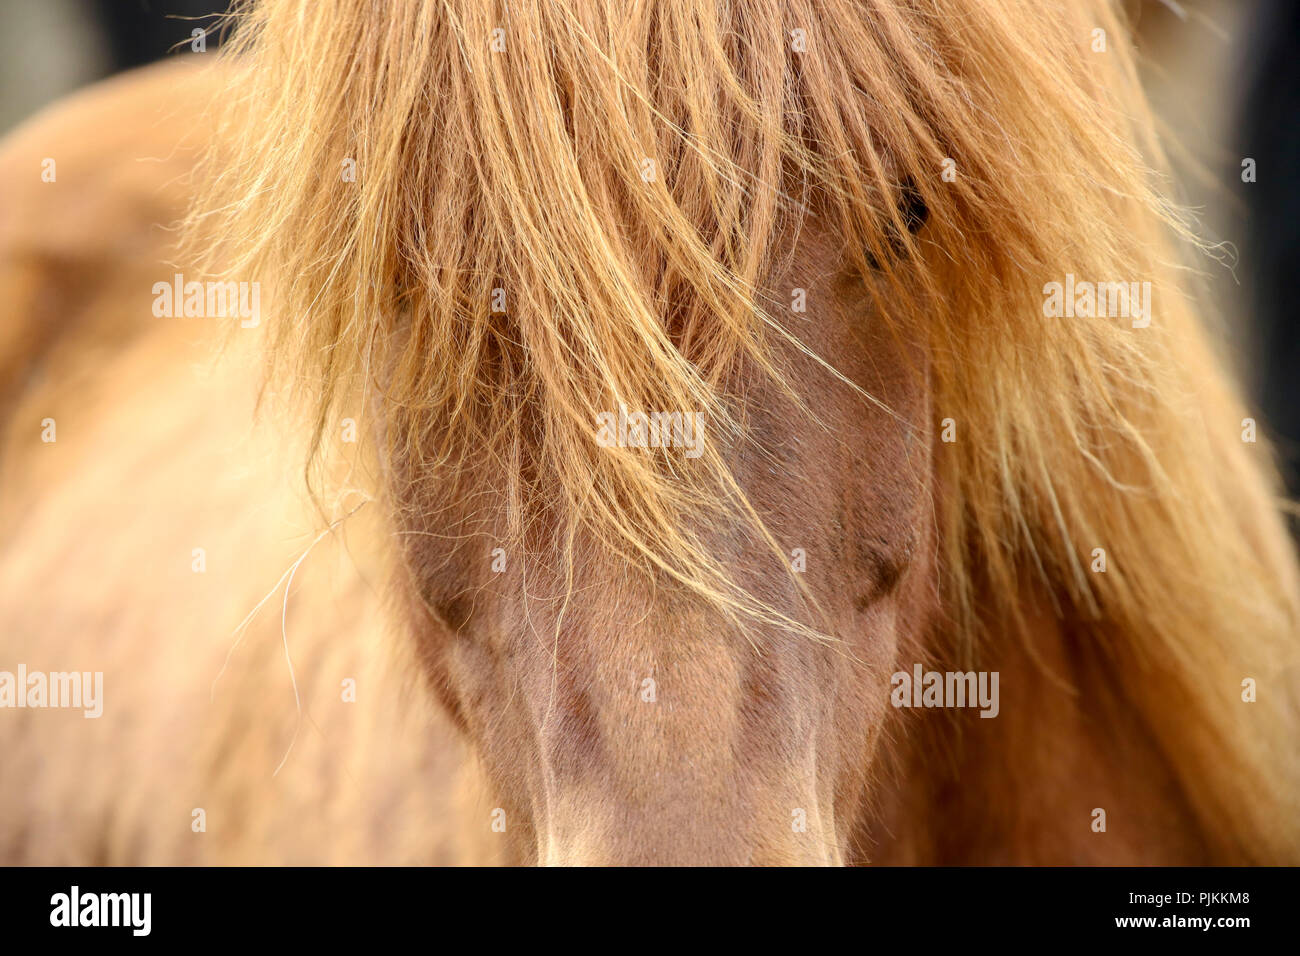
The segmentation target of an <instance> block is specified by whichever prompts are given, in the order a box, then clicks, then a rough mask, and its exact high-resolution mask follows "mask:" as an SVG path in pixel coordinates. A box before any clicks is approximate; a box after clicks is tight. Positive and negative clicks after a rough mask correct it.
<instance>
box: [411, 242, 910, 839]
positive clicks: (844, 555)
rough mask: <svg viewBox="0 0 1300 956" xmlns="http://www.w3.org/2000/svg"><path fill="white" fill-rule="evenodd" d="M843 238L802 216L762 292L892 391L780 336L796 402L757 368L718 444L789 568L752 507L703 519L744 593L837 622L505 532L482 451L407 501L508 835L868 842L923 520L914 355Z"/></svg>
mask: <svg viewBox="0 0 1300 956" xmlns="http://www.w3.org/2000/svg"><path fill="white" fill-rule="evenodd" d="M841 262H842V257H841V255H840V250H838V249H836V247H835V244H834V243H833V242H832V241H831V239H830V237H829V236H827V235H825V234H823V233H820V232H819V231H818V230H817V229H816V228H806V229H805V231H804V233H803V238H802V239H801V241H800V243H799V245H798V246H797V247H796V248H795V249H794V250H793V254H792V256H791V257H790V259H789V263H790V264H789V266H788V267H787V268H786V269H783V271H782V273H781V274H780V275H778V276H773V277H771V279H770V281H769V282H768V292H769V294H770V295H771V296H772V297H774V299H776V300H777V301H781V300H784V301H787V302H794V301H796V300H797V299H799V298H800V297H801V296H800V293H799V291H798V290H801V289H802V290H804V293H803V294H802V299H803V301H804V302H805V303H806V311H805V312H793V311H792V312H791V314H790V317H789V324H788V327H789V329H790V330H791V331H792V332H793V333H794V334H795V335H796V336H797V337H798V338H799V339H801V340H802V341H803V342H804V343H805V344H806V345H807V346H808V347H809V348H810V349H811V350H812V351H813V352H814V353H815V354H816V355H819V356H822V357H824V358H825V359H826V360H827V361H828V362H830V363H831V364H832V365H834V366H835V368H837V369H838V370H839V371H840V372H842V373H843V375H844V376H845V377H846V378H848V379H849V380H850V381H852V382H853V383H855V384H857V385H858V386H860V387H861V388H862V389H863V390H865V391H866V392H868V393H869V394H870V395H872V396H874V398H876V399H878V400H879V402H880V404H875V403H873V402H872V401H870V400H869V399H867V398H866V397H864V396H863V395H862V394H861V393H860V392H858V391H856V390H855V389H854V388H852V387H850V386H848V385H846V384H844V383H843V382H842V381H839V380H837V379H836V378H835V377H834V376H833V375H832V374H830V373H829V372H828V371H827V370H826V369H825V367H824V366H822V365H820V364H819V363H818V362H817V361H815V360H814V359H812V358H810V357H808V356H807V355H806V354H801V353H800V352H799V350H797V349H795V348H793V347H788V348H785V349H784V351H783V353H782V354H781V355H780V356H779V357H780V358H781V360H782V367H783V368H784V370H785V372H786V376H787V379H788V381H789V382H790V383H791V384H793V385H795V386H796V387H797V388H798V390H799V391H800V392H801V394H802V395H803V396H804V397H805V400H806V402H807V408H805V409H803V410H800V409H799V408H798V407H797V406H796V404H795V403H794V402H792V401H790V400H789V398H788V397H787V396H785V395H783V394H782V393H781V391H780V390H779V389H778V388H777V387H775V386H774V385H772V384H770V383H766V382H763V381H759V380H755V381H752V382H747V383H745V387H744V389H743V392H744V394H743V402H744V408H745V420H746V423H747V425H748V429H749V431H748V434H747V436H746V438H745V440H743V441H736V442H735V443H734V444H733V446H732V447H730V448H729V449H728V452H727V456H728V463H729V465H730V467H731V469H732V471H733V473H734V475H735V476H736V478H737V480H738V481H739V484H740V485H741V487H742V488H743V489H744V490H745V492H746V494H747V495H748V496H749V498H750V500H751V502H752V503H753V505H754V506H755V508H756V509H757V510H758V512H759V514H760V515H761V516H762V518H763V519H764V521H765V522H766V524H767V526H768V528H769V529H770V531H771V532H772V535H773V536H774V537H775V539H776V540H777V542H778V543H779V544H780V547H781V549H782V551H783V552H784V553H785V555H786V557H787V559H788V561H789V564H790V567H789V568H787V567H784V566H783V565H782V563H781V562H779V561H777V560H776V557H775V555H774V554H773V552H772V550H771V548H770V547H769V546H768V545H766V544H764V543H762V542H760V541H757V540H755V539H754V536H753V535H752V534H751V533H750V532H749V531H748V529H746V528H745V527H743V526H741V525H739V524H736V525H728V524H720V525H718V526H715V527H711V528H708V529H705V530H704V532H703V534H704V537H705V540H706V541H707V542H708V544H709V546H710V547H711V549H712V553H713V554H714V555H715V556H716V557H717V558H718V560H719V561H720V562H721V563H722V564H723V565H724V567H726V568H727V569H728V571H729V572H730V573H732V574H733V575H734V577H735V579H736V581H737V582H738V583H740V584H741V585H743V586H744V587H745V588H747V589H748V590H749V592H750V593H751V594H753V595H755V596H757V597H759V598H760V599H762V600H763V601H764V602H766V603H767V604H768V605H769V606H771V607H773V608H775V609H777V610H778V611H780V612H782V613H784V614H786V615H788V616H790V617H791V618H794V619H797V620H800V621H804V622H807V623H808V624H809V625H810V626H814V627H817V628H818V629H819V631H821V632H823V633H829V634H830V635H833V637H834V639H833V640H817V639H815V638H813V637H810V636H808V635H806V634H799V633H791V632H790V631H788V630H783V629H781V628H780V627H776V626H765V625H761V624H755V625H752V626H745V627H738V626H735V625H733V624H729V623H728V622H727V621H726V620H725V619H724V617H723V615H721V614H719V613H718V612H717V611H716V610H714V609H712V608H711V607H709V606H707V605H706V604H705V603H704V602H702V601H700V600H699V599H698V598H696V597H694V596H693V595H691V594H689V593H687V592H686V591H685V589H684V588H682V587H679V586H677V585H675V584H674V583H673V582H671V581H666V580H657V581H647V580H646V579H645V577H644V576H642V575H634V574H629V573H625V570H624V567H623V566H622V564H621V562H620V561H619V560H618V559H617V558H615V557H611V556H610V555H608V554H604V553H602V552H601V551H600V550H598V549H597V548H596V546H595V545H594V544H591V545H590V547H588V546H587V545H588V543H585V542H582V541H578V542H576V543H575V548H574V551H575V553H576V555H577V557H576V559H575V560H574V561H573V562H572V564H571V570H569V568H570V566H569V565H568V564H567V563H566V567H565V570H563V571H559V570H551V571H548V570H545V569H547V568H553V567H555V566H556V563H555V562H550V561H547V560H544V559H545V558H546V557H547V553H548V551H554V550H555V549H558V547H559V542H558V541H555V540H548V539H547V537H546V535H545V534H541V535H539V536H538V540H537V542H536V544H535V547H536V549H537V550H536V552H534V553H532V554H509V553H506V552H505V551H504V550H500V551H496V550H494V549H493V544H492V540H493V532H492V529H491V528H490V527H486V528H485V522H488V523H490V521H491V519H485V518H483V516H484V515H492V514H494V513H500V512H502V511H503V509H504V507H505V505H506V502H504V501H502V500H501V499H502V498H503V497H504V492H502V493H497V492H495V491H491V490H486V489H491V488H494V487H497V486H498V485H499V483H497V482H495V481H494V478H493V476H492V475H491V474H490V473H489V472H488V471H487V470H484V472H483V473H482V475H481V476H480V478H481V482H477V483H476V482H470V483H469V484H468V485H467V486H466V487H463V488H461V489H458V490H457V492H456V493H454V494H449V493H448V492H447V490H446V489H442V490H441V491H439V492H438V494H437V500H436V501H434V500H427V501H421V500H418V496H417V500H415V501H411V502H407V503H406V504H408V505H413V506H414V507H409V508H407V509H406V511H407V512H408V513H409V514H412V515H418V518H411V519H407V527H405V528H404V529H402V530H403V531H405V532H406V533H404V534H400V533H399V534H400V539H401V540H402V541H404V542H405V548H406V554H407V558H408V562H407V563H408V566H409V567H410V568H412V569H413V573H412V574H411V575H410V576H409V583H410V588H411V598H412V607H413V608H414V611H413V615H414V617H415V620H416V630H417V636H418V640H419V646H420V649H421V653H422V658H423V661H424V664H425V666H426V668H427V672H428V675H429V680H430V686H431V687H432V688H433V690H434V691H435V693H436V694H437V696H438V697H439V698H440V699H441V700H442V701H443V703H444V704H445V706H446V707H447V709H448V711H449V712H450V714H451V715H452V717H453V719H454V720H455V721H456V722H457V723H458V725H459V726H460V727H461V728H462V730H463V731H464V732H465V733H466V734H467V735H468V737H469V738H470V740H471V741H472V743H473V745H474V747H475V749H476V751H477V753H478V756H479V758H480V760H481V763H482V766H483V768H484V769H485V771H486V775H487V778H488V781H489V782H490V784H491V793H492V795H493V802H492V804H491V805H490V807H491V810H492V814H493V815H492V817H491V819H490V820H489V819H488V818H486V817H485V818H484V819H483V820H482V827H483V828H484V831H485V832H487V831H488V830H489V828H493V829H495V830H497V831H501V832H498V834H497V837H498V838H499V839H500V840H501V841H502V843H503V847H504V848H506V849H507V850H508V852H506V853H505V854H503V856H504V858H508V859H514V860H517V861H519V862H540V863H574V864H579V863H581V864H616V863H626V864H687V863H698V864H745V863H755V864H787V863H838V862H843V861H844V860H845V859H846V857H849V856H851V855H853V854H852V853H851V851H850V849H849V847H850V844H851V843H852V842H853V831H854V828H855V826H856V825H858V824H859V823H860V822H861V820H862V816H863V813H864V809H865V807H866V806H867V805H868V803H869V799H868V798H869V796H870V794H869V780H870V777H871V765H872V759H873V755H874V753H875V751H876V749H877V744H878V741H879V739H880V737H881V728H882V725H883V723H884V721H885V718H886V714H887V711H888V699H889V676H890V673H891V672H892V671H893V670H895V666H894V662H895V659H896V657H897V655H898V653H899V649H900V645H905V644H907V643H909V642H911V641H912V640H914V639H915V638H916V637H917V636H918V635H919V632H920V631H921V629H922V627H923V626H924V622H925V618H926V614H927V611H928V609H929V608H930V606H931V604H932V593H933V575H932V569H933V552H934V541H933V532H932V525H933V521H932V515H931V497H930V491H931V488H930V426H929V408H928V398H927V394H926V388H925V365H924V359H923V355H922V354H921V352H920V350H919V349H917V348H914V347H911V346H909V345H907V344H905V343H903V342H902V341H901V339H900V337H899V336H897V335H896V334H893V333H891V332H890V330H889V329H887V328H886V326H885V324H884V323H883V322H882V321H880V320H879V317H878V316H875V315H873V313H872V308H871V306H870V304H869V297H868V295H867V290H866V287H865V282H866V281H870V277H866V278H865V279H864V277H862V276H857V275H851V274H849V272H848V271H847V270H846V269H844V268H843V267H842V266H841ZM881 405H883V406H885V408H882V407H881ZM810 413H811V415H810ZM702 427H705V428H707V427H708V423H707V422H705V423H703V426H702ZM594 430H595V426H594V424H593V433H594ZM429 494H430V495H431V496H432V494H433V493H432V492H430V493H429ZM792 571H793V573H791V572H792ZM570 574H571V577H569V575H570ZM798 581H802V582H803V583H804V584H805V585H806V596H811V598H812V599H813V603H815V606H816V607H817V608H818V609H819V610H818V611H817V612H816V613H815V614H813V615H811V616H810V611H809V607H810V604H809V602H808V601H807V600H806V597H803V598H801V596H800V589H799V586H798V584H797V583H796V582H798Z"/></svg>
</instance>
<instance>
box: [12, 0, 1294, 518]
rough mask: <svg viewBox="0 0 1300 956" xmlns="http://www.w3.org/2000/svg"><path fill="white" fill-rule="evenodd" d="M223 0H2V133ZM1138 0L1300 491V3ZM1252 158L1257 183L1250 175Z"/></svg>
mask: <svg viewBox="0 0 1300 956" xmlns="http://www.w3.org/2000/svg"><path fill="white" fill-rule="evenodd" d="M392 2H401V0H392ZM1067 2H1068V0H1067ZM225 6H226V4H225V2H223V0H0V135H3V133H4V132H6V131H8V130H9V129H12V128H13V127H14V126H16V125H18V124H19V123H21V122H22V121H23V120H25V119H26V118H27V117H29V116H31V115H32V114H33V113H35V112H37V111H39V110H40V109H41V108H42V107H44V106H45V105H47V104H49V103H50V102H52V101H54V100H56V99H58V98H59V97H62V96H65V95H67V94H69V93H71V92H73V91H74V90H76V89H78V88H79V87H81V86H84V85H86V84H88V83H93V82H95V81H97V80H100V79H103V78H105V77H108V76H111V75H113V74H114V73H117V72H120V71H122V70H126V69H131V68H133V67H136V66H140V65H143V64H145V63H148V62H150V61H152V60H155V59H159V58H162V57H166V56H203V55H211V53H213V52H215V51H216V49H217V48H218V46H219V41H220V36H219V34H218V32H216V31H215V30H214V29H213V28H214V25H215V24H216V21H217V17H216V14H219V13H220V12H221V11H222V10H224V9H225ZM322 6H324V4H322ZM1128 6H1129V8H1130V10H1131V11H1132V16H1133V18H1134V20H1135V21H1136V22H1137V25H1138V30H1137V42H1138V46H1139V48H1140V50H1141V52H1142V54H1143V60H1144V68H1143V69H1144V81H1145V83H1146V86H1147V89H1148V92H1149V95H1150V97H1151V101H1152V104H1153V106H1154V107H1155V110H1156V112H1157V114H1158V116H1159V117H1160V119H1161V121H1162V123H1163V125H1164V127H1165V130H1166V134H1167V135H1166V140H1167V143H1168V145H1169V149H1170V158H1171V160H1172V162H1173V165H1174V172H1175V180H1176V181H1175V184H1174V186H1175V194H1176V196H1177V197H1178V198H1179V199H1180V200H1181V201H1182V202H1183V203H1184V204H1185V205H1187V206H1188V207H1189V208H1190V209H1191V210H1192V211H1193V212H1194V213H1195V214H1196V215H1197V216H1198V217H1199V219H1200V229H1201V232H1202V234H1203V235H1204V236H1205V237H1206V238H1207V239H1208V240H1210V241H1211V242H1215V243H1219V245H1218V247H1217V251H1216V253H1215V257H1207V258H1206V259H1204V260H1203V261H1202V263H1201V269H1202V271H1203V272H1204V281H1205V285H1206V288H1207V291H1208V294H1209V296H1210V297H1211V301H1212V302H1213V304H1214V305H1215V306H1216V307H1217V310H1218V313H1219V315H1220V316H1221V317H1222V320H1223V321H1222V327H1223V329H1224V330H1225V334H1226V335H1227V336H1228V337H1229V338H1230V339H1231V340H1232V342H1233V344H1234V346H1235V348H1236V352H1237V354H1238V356H1240V363H1239V371H1240V373H1241V375H1242V377H1243V378H1244V380H1245V381H1246V383H1247V384H1248V387H1249V389H1250V392H1251V398H1252V400H1253V401H1254V402H1255V403H1256V407H1257V408H1258V410H1259V411H1258V417H1259V419H1260V424H1261V426H1262V431H1263V432H1264V433H1265V434H1268V435H1270V436H1271V437H1272V438H1273V439H1274V440H1275V441H1276V442H1277V444H1278V446H1279V449H1280V451H1281V453H1282V456H1283V459H1284V468H1285V471H1286V477H1287V480H1288V483H1289V486H1290V489H1291V493H1292V496H1293V497H1300V381H1298V380H1297V379H1300V324H1298V323H1297V314H1296V311H1297V310H1296V305H1295V303H1296V302H1297V301H1298V300H1300V288H1297V284H1300V124H1297V119H1298V118H1300V108H1298V107H1300V0H1130V2H1129V3H1128ZM196 30H199V31H203V33H202V38H201V40H200V41H199V42H197V43H196V41H195V32H194V31H196ZM1112 42H1114V41H1113V40H1112ZM196 46H198V47H201V48H203V50H204V52H198V51H196V50H195V49H194V48H195V47H196ZM88 132H90V131H88ZM1247 159H1251V160H1254V181H1253V182H1246V181H1243V161H1245V160H1247ZM1157 308H1158V305H1157Z"/></svg>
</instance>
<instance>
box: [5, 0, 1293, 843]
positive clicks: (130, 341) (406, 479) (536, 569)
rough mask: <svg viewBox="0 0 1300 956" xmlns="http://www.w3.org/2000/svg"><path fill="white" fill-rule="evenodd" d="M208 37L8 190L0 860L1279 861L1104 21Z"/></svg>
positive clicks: (1134, 148) (1150, 184) (1184, 244)
mask: <svg viewBox="0 0 1300 956" xmlns="http://www.w3.org/2000/svg"><path fill="white" fill-rule="evenodd" d="M232 26H233V34H232V36H231V38H230V41H229V42H228V43H227V44H225V45H223V50H222V53H221V54H220V55H219V56H218V57H216V58H214V61H213V62H203V63H198V64H196V63H194V62H185V63H176V64H168V65H167V66H165V67H154V68H147V69H145V70H143V71H140V72H137V73H135V74H131V75H128V76H126V77H124V78H121V79H119V80H115V81H113V82H111V83H109V84H108V85H105V86H102V87H99V88H96V89H93V90H91V91H89V92H87V93H84V94H81V95H80V96H79V97H76V98H74V99H73V100H71V101H69V102H68V103H66V104H64V105H61V106H58V107H56V108H55V109H54V110H53V111H52V112H51V113H49V114H47V115H46V116H44V117H41V118H38V119H37V120H35V121H33V122H32V123H30V124H29V125H28V126H26V127H24V128H23V129H21V130H19V131H18V132H17V133H15V134H14V135H13V136H12V137H11V138H9V139H8V140H7V141H6V143H5V144H4V145H3V147H0V170H3V171H4V172H5V173H6V175H4V176H0V183H3V186H0V189H3V190H4V191H5V200H4V202H3V203H0V210H3V212H0V250H3V252H2V253H0V263H2V265H0V270H2V271H0V288H3V289H5V290H6V291H8V292H9V295H8V296H7V301H9V302H10V303H11V305H12V308H11V310H10V314H11V315H12V316H13V321H12V322H11V323H10V328H9V329H8V330H7V335H6V338H5V340H4V341H3V342H0V388H3V389H4V390H5V394H6V395H7V396H9V398H10V401H9V402H8V403H6V404H7V407H8V408H9V412H8V414H7V415H6V419H5V440H4V444H3V446H0V447H2V448H3V458H2V459H0V467H2V468H3V469H4V485H3V489H4V490H3V499H4V501H3V505H2V506H0V528H2V529H3V532H4V533H3V535H2V536H0V540H3V542H4V543H3V551H2V552H0V607H3V608H4V619H5V621H6V626H5V628H4V632H3V636H2V637H0V642H2V643H0V647H2V648H3V654H4V657H3V659H2V663H3V666H4V668H6V669H9V668H13V669H16V668H17V667H18V665H20V664H21V665H22V666H23V667H24V668H25V670H26V672H28V673H37V674H44V673H48V674H50V675H56V674H60V673H67V672H74V671H75V672H78V673H80V674H82V675H83V677H86V678H88V677H89V676H90V675H97V674H98V675H102V687H103V693H102V699H101V700H100V701H99V704H98V705H96V706H99V705H102V714H101V715H100V716H98V717H95V718H94V719H88V718H89V716H90V714H89V712H83V711H86V708H80V709H78V708H77V707H67V706H65V707H57V708H56V707H49V706H41V705H39V704H33V703H32V700H31V694H30V693H28V694H27V698H26V703H27V704H28V706H24V707H15V708H14V709H9V708H8V707H6V708H0V710H2V711H3V712H0V735H2V739H3V743H2V744H0V747H2V748H3V752H4V753H5V755H6V759H5V765H6V772H5V780H6V786H5V788H4V790H3V796H2V797H0V801H3V807H4V812H3V813H0V821H3V823H0V859H3V860H5V861H6V862H20V863H29V862H39V863H66V862H75V863H195V862H199V863H340V862H346V863H370V862H381V863H408V862H411V863H504V864H544V865H613V864H626V865H684V864H705V865H743V864H752V865H790V864H812V865H838V864H861V863H874V864H990V863H994V864H996V863H1002V864H1133V863H1142V864H1153V863H1158V864H1168V863H1277V862H1292V863H1293V862H1296V860H1297V859H1300V822H1297V821H1300V815H1298V814H1297V813H1296V812H1295V811H1296V809H1297V806H1296V804H1297V794H1298V793H1300V787H1297V783H1300V779H1298V778H1300V759H1297V754H1296V752H1295V748H1294V744H1293V741H1294V735H1295V733H1296V729H1297V726H1298V725H1300V711H1298V708H1297V703H1298V698H1297V689H1298V688H1297V685H1296V679H1295V669H1294V664H1295V662H1296V656H1297V645H1296V634H1297V628H1296V625H1297V622H1298V621H1300V576H1298V575H1297V565H1296V559H1295V554H1294V551H1293V548H1292V545H1291V543H1290V541H1289V540H1288V537H1287V534H1286V531H1285V529H1284V526H1283V523H1282V518H1281V511H1282V504H1281V502H1280V500H1279V495H1278V485H1277V479H1276V475H1275V473H1274V465H1273V461H1272V457H1271V454H1272V453H1271V451H1270V449H1269V446H1268V443H1267V441H1265V440H1264V438H1263V436H1260V435H1258V434H1257V430H1256V428H1255V427H1254V423H1253V420H1252V418H1251V415H1250V410H1249V409H1248V408H1247V407H1246V405H1245V403H1244V402H1243V400H1242V399H1241V397H1240V395H1239V392H1238V386H1237V384H1236V383H1235V381H1234V377H1233V375H1232V374H1231V372H1230V370H1229V358H1228V357H1227V356H1226V355H1225V354H1224V348H1223V347H1222V344H1221V343H1220V342H1219V341H1218V339H1217V332H1216V330H1215V329H1214V327H1213V326H1212V325H1211V323H1210V322H1209V321H1208V319H1207V318H1206V317H1205V316H1203V315H1202V314H1201V310H1200V309H1199V307H1198V304H1197V297H1196V279H1195V263H1196V258H1195V257H1196V256H1198V255H1200V254H1201V252H1202V250H1203V244H1201V243H1200V242H1199V241H1198V240H1197V238H1196V235H1195V233H1194V230H1193V229H1192V227H1191V225H1190V224H1189V220H1188V218H1187V216H1186V215H1185V214H1184V213H1183V212H1181V211H1180V210H1179V208H1178V207H1177V206H1176V205H1175V204H1174V203H1173V202H1171V200H1170V199H1169V198H1168V196H1167V183H1166V182H1165V180H1164V179H1163V178H1162V173H1161V171H1162V169H1163V168H1164V166H1165V161H1164V157H1163V154H1162V152H1161V143H1160V141H1159V140H1158V138H1157V137H1156V135H1155V133H1154V123H1153V121H1152V118H1151V115H1150V112H1149V110H1148V109H1147V107H1146V104H1145V101H1144V98H1143V93H1142V90H1141V87H1140V84H1139V82H1138V78H1137V74H1136V69H1135V55H1134V51H1133V49H1132V46H1131V42H1130V41H1129V39H1128V37H1129V30H1130V27H1131V24H1129V23H1128V22H1127V21H1126V20H1125V18H1124V15H1123V11H1122V9H1121V8H1120V7H1119V6H1118V5H1116V4H1112V3H1110V2H1108V0H1088V2H1072V3H1039V2H1030V0H982V2H979V3H975V2H971V0H946V2H939V0H820V2H817V3H812V2H810V0H786V2H782V3H776V2H773V0H732V2H728V3H721V2H717V0H674V2H671V3H667V2H664V3H661V2H655V0H646V2H641V3H633V4H624V3H615V2H613V0H581V2H575V3H571V4H553V3H545V2H539V0H522V2H514V3H511V4H509V5H505V4H495V3H490V2H485V0H441V2H437V3H435V2H432V0H413V2H411V3H407V4H379V3H372V2H367V0H328V2H324V3H312V4H309V3H306V2H305V0H255V2H248V3H243V4H237V6H236V9H235V11H234V12H233V14H232ZM195 59H199V58H197V57H191V58H190V60H191V61H193V60H195ZM88 129H95V130H97V131H98V130H102V131H103V134H102V135H96V136H95V137H94V138H93V139H88V138H87V136H86V131H87V130H88ZM46 159H52V160H54V164H55V165H54V167H53V168H54V169H56V170H57V173H56V177H57V178H56V179H54V180H53V181H49V180H45V181H43V180H42V178H41V174H42V171H43V170H44V169H46V168H47V165H46V164H45V160H46ZM258 302H260V306H256V307H255V306H254V303H258ZM223 303H224V304H223ZM234 303H238V306H236V305H234ZM0 677H2V675H0ZM85 683H86V682H85V681H83V685H84V684H85ZM51 686H52V683H51ZM10 687H11V690H12V692H13V695H14V697H15V699H17V698H18V697H20V696H21V692H22V690H23V688H19V687H18V685H17V683H16V682H13V681H11V682H10ZM2 689H3V687H0V690H2ZM1003 691H1005V693H1003Z"/></svg>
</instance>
